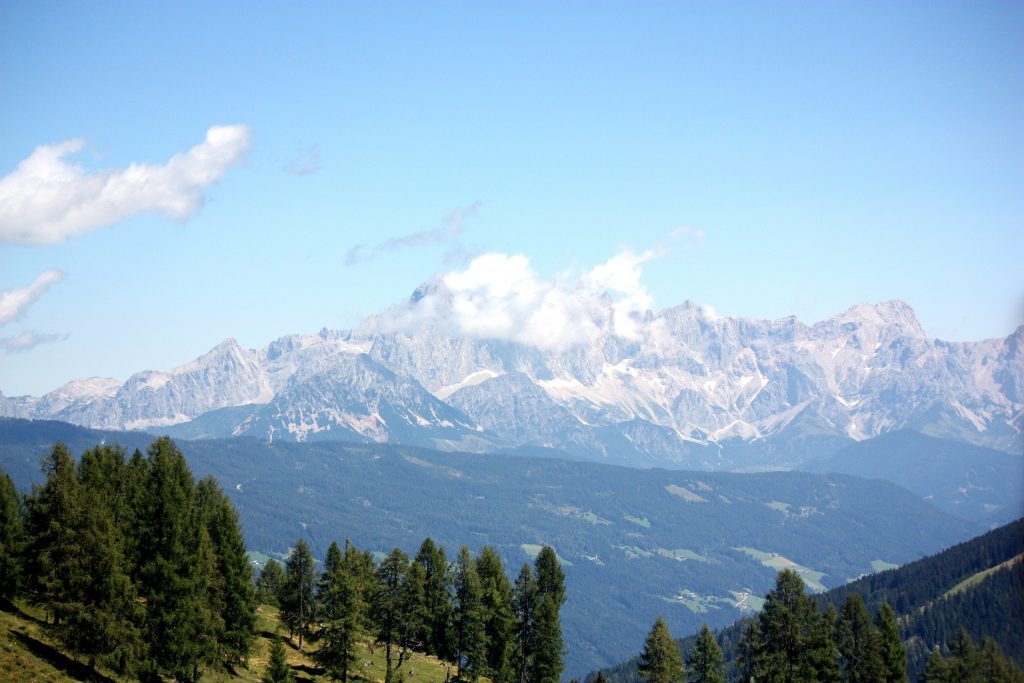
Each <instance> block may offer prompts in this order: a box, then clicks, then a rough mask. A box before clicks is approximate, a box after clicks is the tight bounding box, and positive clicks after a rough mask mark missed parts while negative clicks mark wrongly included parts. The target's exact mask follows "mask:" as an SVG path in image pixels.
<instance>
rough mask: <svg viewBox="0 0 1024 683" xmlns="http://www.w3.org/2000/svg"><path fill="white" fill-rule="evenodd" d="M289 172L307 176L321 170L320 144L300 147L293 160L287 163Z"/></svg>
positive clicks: (286, 167)
mask: <svg viewBox="0 0 1024 683" xmlns="http://www.w3.org/2000/svg"><path fill="white" fill-rule="evenodd" d="M285 169H287V170H288V172H289V173H294V174H295V175H297V176H305V175H311V174H313V173H316V172H317V171H319V170H320V145H309V146H308V147H303V148H302V149H300V150H299V151H298V152H297V153H296V154H295V156H294V157H292V159H291V161H289V162H288V163H287V164H285Z"/></svg>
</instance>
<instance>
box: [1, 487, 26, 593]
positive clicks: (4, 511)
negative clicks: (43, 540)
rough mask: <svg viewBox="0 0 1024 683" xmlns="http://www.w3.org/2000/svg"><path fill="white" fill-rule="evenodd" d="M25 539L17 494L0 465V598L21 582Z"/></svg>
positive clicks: (11, 591) (18, 586)
mask: <svg viewBox="0 0 1024 683" xmlns="http://www.w3.org/2000/svg"><path fill="white" fill-rule="evenodd" d="M24 543H25V529H24V523H23V520H22V511H21V496H20V495H19V494H18V490H17V489H16V488H15V487H14V482H13V481H11V478H10V477H9V476H7V473H6V472H4V471H3V468H0V599H2V600H13V599H14V596H15V595H17V594H18V591H19V588H20V584H21V576H22V571H21V556H22V552H23V546H24Z"/></svg>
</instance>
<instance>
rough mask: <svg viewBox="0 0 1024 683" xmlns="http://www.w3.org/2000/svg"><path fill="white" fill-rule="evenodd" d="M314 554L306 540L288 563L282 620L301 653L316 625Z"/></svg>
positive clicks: (282, 602) (293, 552) (296, 548)
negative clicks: (312, 628) (305, 640)
mask: <svg viewBox="0 0 1024 683" xmlns="http://www.w3.org/2000/svg"><path fill="white" fill-rule="evenodd" d="M315 564H316V563H315V561H314V560H313V554H312V553H311V552H310V551H309V545H308V544H307V543H306V541H305V540H304V539H301V538H300V539H299V540H297V541H296V542H295V547H294V548H293V549H292V552H291V553H290V554H289V555H288V560H287V561H286V562H285V582H284V591H283V593H282V595H281V599H280V602H281V618H282V619H283V620H284V622H285V623H286V624H288V630H289V632H290V633H291V635H292V636H298V639H299V652H301V651H302V646H303V640H304V639H305V638H307V637H308V636H309V632H310V624H311V623H312V622H313V610H314V607H315V603H314V601H313V598H314V596H313V588H314V586H315V584H316V567H315Z"/></svg>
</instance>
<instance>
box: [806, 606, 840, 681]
mask: <svg viewBox="0 0 1024 683" xmlns="http://www.w3.org/2000/svg"><path fill="white" fill-rule="evenodd" d="M836 618H837V617H836V609H835V607H833V606H832V605H829V606H828V607H827V608H825V612H824V613H822V614H812V615H811V616H810V619H811V626H810V629H809V630H808V634H807V645H806V651H805V654H804V667H803V671H804V676H803V677H804V679H805V680H809V681H814V682H815V683H838V682H839V681H840V680H842V674H841V672H840V671H839V648H837V647H836V641H835V630H836Z"/></svg>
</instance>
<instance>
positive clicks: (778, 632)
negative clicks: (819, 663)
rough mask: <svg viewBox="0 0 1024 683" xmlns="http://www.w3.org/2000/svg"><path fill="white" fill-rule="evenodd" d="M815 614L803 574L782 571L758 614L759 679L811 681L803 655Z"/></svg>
mask: <svg viewBox="0 0 1024 683" xmlns="http://www.w3.org/2000/svg"><path fill="white" fill-rule="evenodd" d="M815 614H816V609H815V607H814V603H812V602H811V601H810V599H809V598H808V597H807V596H806V595H804V582H803V581H802V580H801V579H800V575H799V574H797V573H796V572H794V571H791V570H789V569H783V570H782V571H780V572H779V573H778V575H777V576H776V578H775V588H774V589H772V590H771V591H769V592H768V594H767V595H766V596H765V602H764V608H763V609H762V610H761V614H760V615H759V617H758V622H759V623H758V633H759V634H760V642H759V643H758V648H757V651H756V653H755V665H754V668H755V670H756V673H755V678H756V679H757V680H776V681H784V682H788V681H803V680H808V672H807V662H806V658H805V656H804V655H805V648H806V646H807V643H808V638H809V632H810V630H811V626H812V624H813V620H814V617H815Z"/></svg>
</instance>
